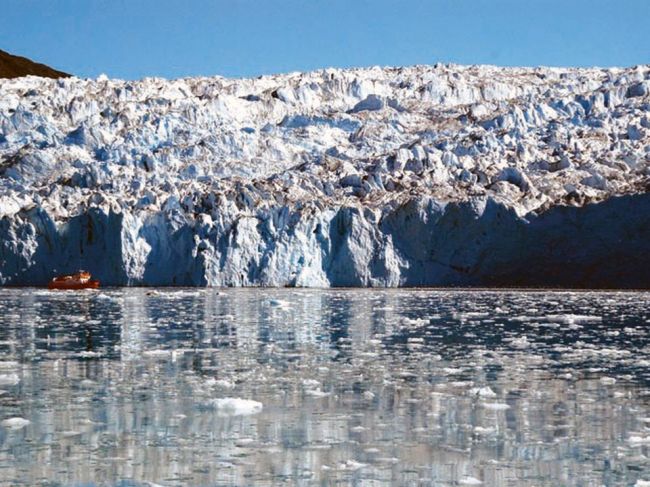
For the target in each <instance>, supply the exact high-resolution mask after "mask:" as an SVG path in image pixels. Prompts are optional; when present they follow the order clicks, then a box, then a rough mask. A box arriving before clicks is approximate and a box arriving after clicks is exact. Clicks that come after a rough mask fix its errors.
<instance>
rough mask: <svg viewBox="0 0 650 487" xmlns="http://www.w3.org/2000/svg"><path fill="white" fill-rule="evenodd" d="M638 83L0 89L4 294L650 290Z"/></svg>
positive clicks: (214, 83)
mask: <svg viewBox="0 0 650 487" xmlns="http://www.w3.org/2000/svg"><path fill="white" fill-rule="evenodd" d="M649 163H650V67H649V66H637V67H634V68H628V69H618V68H616V69H614V68H612V69H596V68H594V69H555V68H497V67H490V66H455V65H435V66H416V67H409V68H371V69H351V70H339V69H326V70H321V71H316V72H311V73H291V74H285V75H277V76H262V77H259V78H256V79H226V78H222V77H212V78H187V79H178V80H164V79H154V78H147V79H143V80H140V81H123V80H117V79H108V78H106V77H105V76H101V77H99V78H97V79H78V78H68V79H60V80H50V79H43V78H37V77H25V78H19V79H15V80H0V241H1V246H0V284H3V285H42V284H44V283H45V282H47V280H48V279H50V278H51V277H52V276H54V275H55V274H60V273H65V272H72V271H75V270H77V269H79V268H84V269H87V270H89V271H91V272H92V273H93V274H94V275H95V276H96V277H97V278H99V279H100V280H101V281H102V283H103V284H112V285H191V286H256V285H266V286H324V287H326V286H422V285H476V286H478V285H513V286H514V285H539V286H578V287H602V286H605V287H648V286H650V273H648V272H647V269H649V268H650V265H649V264H650V257H649V255H650V252H649V250H650V197H649V196H648V194H647V189H648V187H649V179H648V176H649V175H650V172H649Z"/></svg>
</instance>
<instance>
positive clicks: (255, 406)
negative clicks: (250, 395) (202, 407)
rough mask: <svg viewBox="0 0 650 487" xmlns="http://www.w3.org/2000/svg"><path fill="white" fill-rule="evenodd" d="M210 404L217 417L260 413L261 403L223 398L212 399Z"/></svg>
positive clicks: (235, 398)
mask: <svg viewBox="0 0 650 487" xmlns="http://www.w3.org/2000/svg"><path fill="white" fill-rule="evenodd" d="M212 404H213V405H214V406H215V408H217V414H218V415H219V416H250V415H253V414H258V413H260V412H262V403H261V402H257V401H253V400H250V399H240V398H237V397H224V398H219V399H214V400H213V401H212Z"/></svg>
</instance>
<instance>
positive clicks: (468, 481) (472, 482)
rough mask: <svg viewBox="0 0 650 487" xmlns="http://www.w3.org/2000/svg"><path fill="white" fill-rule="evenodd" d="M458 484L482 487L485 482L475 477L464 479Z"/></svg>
mask: <svg viewBox="0 0 650 487" xmlns="http://www.w3.org/2000/svg"><path fill="white" fill-rule="evenodd" d="M458 483H459V484H460V485H481V484H483V482H482V481H481V480H479V479H477V478H475V477H463V478H461V479H460V480H459V481H458Z"/></svg>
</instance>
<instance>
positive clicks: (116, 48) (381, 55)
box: [0, 0, 650, 79]
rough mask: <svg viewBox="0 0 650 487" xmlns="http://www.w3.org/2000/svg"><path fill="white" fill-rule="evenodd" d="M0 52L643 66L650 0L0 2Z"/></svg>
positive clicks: (296, 64)
mask: <svg viewBox="0 0 650 487" xmlns="http://www.w3.org/2000/svg"><path fill="white" fill-rule="evenodd" d="M1 12H2V13H1V15H2V19H0V49H3V50H6V51H9V52H12V53H15V54H20V55H24V56H27V57H30V58H32V59H34V60H37V61H40V62H44V63H46V64H49V65H51V66H53V67H55V68H58V69H62V70H65V71H68V72H71V73H74V74H77V75H78V76H97V75H99V74H101V73H106V74H108V75H109V76H112V77H119V78H126V79H135V78H141V77H143V76H164V77H169V78H174V77H180V76H192V75H214V74H220V75H224V76H255V75H259V74H268V73H278V72H287V71H303V70H311V69H318V68H324V67H330V66H337V67H350V66H372V65H393V66H397V65H412V64H433V63H435V62H453V63H462V64H474V63H481V64H498V65H503V66H538V65H554V66H629V65H635V64H647V63H650V36H649V35H648V34H649V32H650V0H518V1H515V0H491V1H487V0H485V1H483V0H428V1H425V0H394V1H389V0H372V1H371V0H258V1H253V0H225V1H222V0H2V11H1Z"/></svg>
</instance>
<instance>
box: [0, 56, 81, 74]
mask: <svg viewBox="0 0 650 487" xmlns="http://www.w3.org/2000/svg"><path fill="white" fill-rule="evenodd" d="M28 75H32V76H41V77H43V78H67V77H69V76H70V75H69V74H67V73H64V72H63V71H57V70H56V69H52V68H50V67H49V66H46V65H45V64H40V63H35V62H34V61H32V60H30V59H27V58H26V57H21V56H14V55H13V54H9V53H8V52H5V51H3V50H1V49H0V78H19V77H21V76H28Z"/></svg>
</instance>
